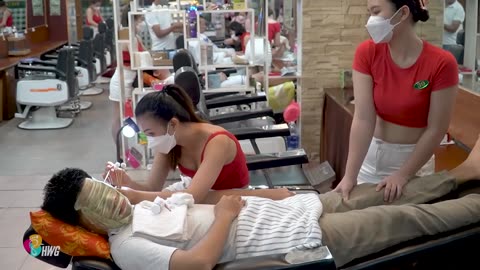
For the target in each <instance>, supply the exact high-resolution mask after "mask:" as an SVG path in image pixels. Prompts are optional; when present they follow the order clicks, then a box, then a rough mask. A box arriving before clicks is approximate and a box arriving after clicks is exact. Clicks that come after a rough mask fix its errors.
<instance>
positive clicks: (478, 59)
mask: <svg viewBox="0 0 480 270" xmlns="http://www.w3.org/2000/svg"><path fill="white" fill-rule="evenodd" d="M442 1H444V2H445V7H444V29H443V31H444V34H443V48H444V49H445V50H447V51H449V52H451V53H452V54H453V55H454V56H455V58H456V59H457V63H458V65H459V80H460V85H461V86H462V87H463V88H465V89H467V90H469V91H473V92H477V93H479V92H480V85H479V77H480V76H479V75H480V74H479V73H478V71H479V67H480V39H479V37H480V34H479V33H478V32H479V29H480V27H479V23H480V21H479V20H478V17H479V14H480V9H479V4H478V0H456V1H453V0H442ZM460 9H463V12H464V14H465V17H464V20H463V22H461V24H460V27H459V29H458V30H457V32H456V35H455V32H452V29H451V27H450V26H451V25H452V21H454V20H459V19H461V18H462V16H461V15H458V14H459V13H461V12H462V10H460Z"/></svg>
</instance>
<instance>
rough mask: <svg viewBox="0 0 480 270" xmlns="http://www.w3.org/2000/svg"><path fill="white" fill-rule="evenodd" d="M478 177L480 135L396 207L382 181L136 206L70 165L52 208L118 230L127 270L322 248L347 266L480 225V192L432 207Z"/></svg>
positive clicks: (115, 245) (61, 215) (59, 178)
mask: <svg viewBox="0 0 480 270" xmlns="http://www.w3.org/2000/svg"><path fill="white" fill-rule="evenodd" d="M475 179H480V138H479V140H478V141H477V143H476V145H475V147H474V149H473V150H472V152H471V153H470V155H469V157H468V159H467V160H466V161H465V162H463V163H462V164H461V165H460V166H458V167H457V168H455V169H453V170H451V171H449V172H442V173H437V174H433V175H430V176H425V177H420V178H416V179H412V180H411V181H410V182H409V183H408V184H407V185H406V186H405V190H404V193H403V195H402V197H401V198H400V199H398V200H396V201H394V202H393V203H392V204H390V205H384V204H385V203H384V200H383V192H377V191H375V188H376V185H373V184H361V185H358V186H356V187H355V188H354V189H353V191H352V193H351V195H350V199H349V200H343V199H342V196H341V195H340V194H338V193H336V192H328V193H325V194H321V195H316V194H300V195H294V196H290V195H291V194H289V193H288V192H285V191H284V190H270V191H267V193H257V194H255V192H256V191H251V192H253V193H250V194H249V193H248V192H249V191H242V190H232V191H224V192H225V193H224V194H225V195H227V196H223V197H221V199H219V201H218V203H217V204H216V205H200V204H193V200H192V199H191V197H190V195H189V194H186V193H176V194H174V195H173V196H172V197H171V198H170V199H168V200H167V201H161V200H156V203H153V202H147V201H144V202H141V203H140V204H137V205H135V206H131V205H130V203H129V202H128V200H127V198H126V197H124V196H123V195H122V194H121V193H120V192H118V191H117V190H116V189H115V188H114V187H111V186H109V185H107V184H105V183H103V182H101V181H98V180H94V179H92V178H91V177H90V176H89V175H88V174H87V173H85V172H84V171H82V170H79V169H65V170H62V171H60V172H59V173H57V174H56V175H54V176H53V177H52V178H51V179H50V181H49V182H48V183H47V185H46V187H45V190H44V191H45V197H44V203H43V206H42V209H44V210H45V211H48V212H50V213H51V214H52V215H53V216H54V217H56V218H58V219H61V220H63V221H65V222H68V223H71V224H81V225H82V226H84V227H85V228H88V229H90V230H93V231H95V232H98V233H103V234H107V233H108V235H109V242H110V248H111V253H112V256H113V259H114V260H115V263H116V264H117V265H118V266H119V267H120V268H121V269H123V270H128V269H135V270H140V269H211V268H213V267H214V266H215V265H216V264H217V263H222V262H228V261H233V260H236V259H242V258H249V257H254V256H262V255H269V254H276V253H287V252H289V251H292V250H294V249H297V250H307V249H312V248H315V247H318V246H322V245H324V246H327V247H328V248H329V249H330V251H331V253H332V255H333V258H334V260H335V263H336V264H337V267H340V266H342V265H344V264H346V263H347V262H349V261H351V260H353V259H355V258H358V257H363V256H365V255H368V254H371V253H375V252H378V251H380V250H382V249H385V248H387V247H389V246H392V245H395V244H398V243H400V242H404V241H407V240H410V239H413V238H416V237H420V236H423V235H435V234H438V233H441V232H445V231H449V230H453V229H456V228H459V227H462V226H466V225H468V224H473V223H477V222H479V221H480V194H471V195H467V196H465V197H462V198H459V199H455V200H448V201H443V202H439V203H435V204H423V203H426V202H429V201H431V200H433V199H436V198H439V197H442V196H443V195H446V194H447V193H449V192H451V191H453V190H455V189H456V188H457V186H458V185H460V184H463V183H465V182H467V181H471V180H475ZM261 192H265V191H261ZM235 194H239V195H242V196H244V197H240V196H238V195H235ZM246 195H253V196H246ZM255 195H259V196H264V197H268V198H261V197H254V196H255ZM282 197H283V199H281V198H282ZM269 198H273V199H281V200H272V199H269Z"/></svg>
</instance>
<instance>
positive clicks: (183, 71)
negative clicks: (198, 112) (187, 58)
mask: <svg viewBox="0 0 480 270" xmlns="http://www.w3.org/2000/svg"><path fill="white" fill-rule="evenodd" d="M175 84H176V85H178V86H180V87H181V88H182V89H183V90H185V92H186V93H187V94H188V95H189V96H190V98H191V99H192V102H193V105H195V106H197V104H198V103H199V102H200V99H201V95H202V94H203V93H202V88H201V86H200V80H199V79H198V75H197V73H196V72H195V70H194V69H193V68H192V67H188V66H187V67H181V68H179V69H178V70H177V71H176V72H175Z"/></svg>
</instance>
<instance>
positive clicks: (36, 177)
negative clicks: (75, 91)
mask: <svg viewBox="0 0 480 270" xmlns="http://www.w3.org/2000/svg"><path fill="white" fill-rule="evenodd" d="M82 100H90V101H92V102H93V106H92V108H90V109H89V110H86V111H83V112H82V113H81V114H80V115H78V116H77V117H76V118H75V120H74V123H73V124H72V125H71V126H70V127H68V128H66V129H60V130H42V131H29V130H21V129H19V128H17V127H16V126H17V125H18V123H20V121H21V120H19V119H12V120H10V121H7V122H2V123H0V269H2V270H3V269H5V270H16V269H22V270H47V269H60V268H55V267H53V266H50V265H48V264H46V263H44V262H41V261H39V260H38V259H35V258H34V257H31V256H30V255H28V254H27V253H26V252H25V250H24V249H23V247H22V241H21V239H22V237H23V233H24V232H25V230H26V229H27V228H28V226H29V223H30V220H29V216H28V213H29V211H34V210H36V209H38V208H39V207H40V204H41V200H42V188H43V186H44V185H45V183H46V182H47V180H48V179H49V177H51V175H52V174H53V173H55V172H56V171H58V170H60V169H62V168H64V167H79V168H82V169H85V170H86V171H88V172H89V173H91V174H93V176H96V177H99V174H100V172H101V171H102V169H103V166H104V164H105V162H106V161H109V160H113V159H114V157H115V149H114V144H113V140H112V138H111V135H110V123H111V116H112V109H111V105H110V103H109V101H108V91H106V92H104V93H103V94H102V95H99V96H90V97H82ZM68 269H69V268H68Z"/></svg>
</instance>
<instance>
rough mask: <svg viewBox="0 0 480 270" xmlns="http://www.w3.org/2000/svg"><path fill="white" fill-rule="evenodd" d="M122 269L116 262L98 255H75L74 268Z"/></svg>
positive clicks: (95, 269) (82, 269) (84, 269)
mask: <svg viewBox="0 0 480 270" xmlns="http://www.w3.org/2000/svg"><path fill="white" fill-rule="evenodd" d="M76 269H79V270H87V269H88V270H121V269H120V267H118V266H117V265H116V264H115V263H114V262H112V261H109V260H105V259H101V258H96V257H74V258H73V260H72V270H76Z"/></svg>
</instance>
